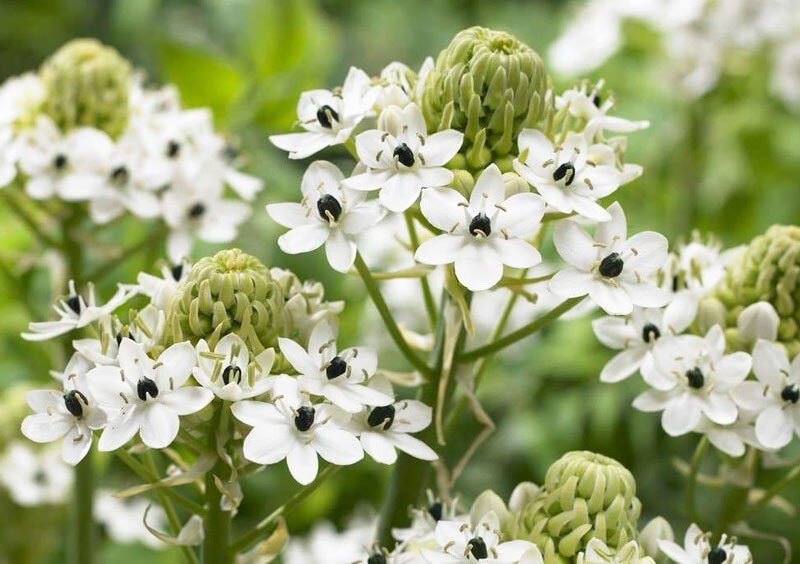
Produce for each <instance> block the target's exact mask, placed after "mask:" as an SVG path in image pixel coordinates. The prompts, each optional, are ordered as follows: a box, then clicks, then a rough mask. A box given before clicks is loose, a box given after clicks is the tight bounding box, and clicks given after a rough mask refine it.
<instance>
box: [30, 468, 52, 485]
mask: <svg viewBox="0 0 800 564" xmlns="http://www.w3.org/2000/svg"><path fill="white" fill-rule="evenodd" d="M33 482H34V483H35V484H38V485H40V486H46V485H47V484H48V483H49V482H50V480H49V479H48V478H47V473H46V472H45V471H44V470H37V471H36V472H35V473H34V474H33Z"/></svg>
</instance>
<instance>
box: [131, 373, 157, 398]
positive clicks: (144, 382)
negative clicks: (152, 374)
mask: <svg viewBox="0 0 800 564" xmlns="http://www.w3.org/2000/svg"><path fill="white" fill-rule="evenodd" d="M136 395H137V396H139V399H140V400H142V401H147V396H148V395H149V396H150V397H151V398H157V397H158V386H156V383H155V382H153V381H152V380H151V379H150V378H148V377H147V376H145V377H144V378H142V379H141V380H139V383H138V384H136Z"/></svg>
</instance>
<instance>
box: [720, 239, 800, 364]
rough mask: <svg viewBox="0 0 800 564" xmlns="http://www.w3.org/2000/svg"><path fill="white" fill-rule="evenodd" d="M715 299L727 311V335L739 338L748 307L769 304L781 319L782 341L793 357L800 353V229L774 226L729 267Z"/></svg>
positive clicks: (779, 331)
mask: <svg viewBox="0 0 800 564" xmlns="http://www.w3.org/2000/svg"><path fill="white" fill-rule="evenodd" d="M714 297H715V298H716V299H718V300H719V301H720V302H721V303H722V304H723V305H724V307H725V309H726V310H727V315H726V318H725V322H726V325H727V327H728V329H727V331H726V333H727V334H728V336H729V337H730V341H731V342H732V343H736V342H738V339H737V335H736V333H737V329H736V325H737V319H738V317H739V314H740V313H741V312H742V310H743V309H744V308H746V307H747V306H749V305H750V304H753V303H756V302H769V303H770V304H772V306H773V307H774V308H775V311H777V312H778V315H779V316H780V324H779V326H778V341H780V342H782V343H783V344H784V345H785V346H786V347H787V349H788V350H789V355H790V357H791V356H794V355H796V354H798V353H800V227H798V226H796V225H773V226H772V227H770V228H769V229H767V232H766V233H764V234H763V235H759V236H758V237H756V238H755V239H753V240H752V241H751V242H750V244H749V245H748V246H747V248H746V249H745V250H744V251H743V252H742V254H741V255H740V256H739V257H737V259H736V260H735V261H734V262H733V264H731V265H730V267H729V268H728V273H727V276H726V277H725V278H724V279H723V281H722V282H721V283H720V285H719V286H718V287H717V289H716V291H715V293H714Z"/></svg>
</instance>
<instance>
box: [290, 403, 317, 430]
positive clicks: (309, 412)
mask: <svg viewBox="0 0 800 564" xmlns="http://www.w3.org/2000/svg"><path fill="white" fill-rule="evenodd" d="M315 413H316V412H315V411H314V408H313V407H311V406H309V405H304V406H303V407H301V408H300V409H298V410H297V415H295V417H294V425H295V427H297V430H298V431H308V430H309V429H310V428H311V426H312V425H313V424H314V415H315Z"/></svg>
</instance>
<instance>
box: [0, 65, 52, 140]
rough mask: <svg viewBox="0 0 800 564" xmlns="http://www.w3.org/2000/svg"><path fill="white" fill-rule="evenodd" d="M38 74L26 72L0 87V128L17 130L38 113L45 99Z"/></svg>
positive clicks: (13, 77) (8, 80)
mask: <svg viewBox="0 0 800 564" xmlns="http://www.w3.org/2000/svg"><path fill="white" fill-rule="evenodd" d="M45 95H46V93H45V89H44V85H43V84H42V80H41V79H40V78H39V74H38V73H36V72H26V73H24V74H21V75H19V76H12V77H11V78H9V79H7V80H6V81H5V82H3V84H2V85H0V128H6V127H10V128H15V129H19V128H21V127H23V126H25V125H27V123H25V122H26V121H27V120H29V119H31V118H33V117H34V116H35V115H36V113H37V112H38V111H39V108H40V106H41V105H42V102H44V98H45Z"/></svg>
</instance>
